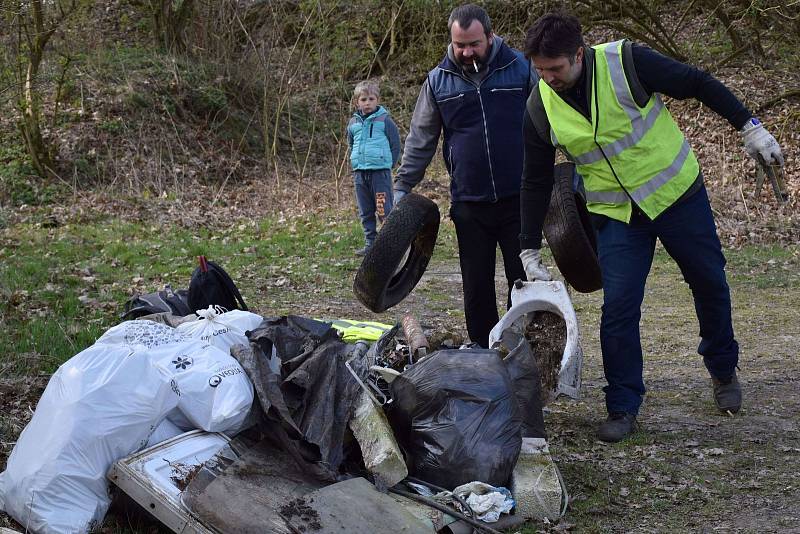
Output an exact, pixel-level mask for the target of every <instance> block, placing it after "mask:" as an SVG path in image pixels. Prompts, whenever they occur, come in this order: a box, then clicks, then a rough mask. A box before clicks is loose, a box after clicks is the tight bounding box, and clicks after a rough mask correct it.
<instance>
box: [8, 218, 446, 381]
mask: <svg viewBox="0 0 800 534" xmlns="http://www.w3.org/2000/svg"><path fill="white" fill-rule="evenodd" d="M362 239H363V236H362V232H361V227H360V225H359V223H358V221H357V220H355V218H353V217H352V216H351V214H350V213H343V212H329V213H327V214H323V215H321V216H318V217H315V218H313V219H310V220H306V219H290V220H278V219H276V218H271V219H263V220H260V221H249V222H243V223H241V224H238V225H232V226H231V227H229V228H223V229H217V230H211V229H207V228H185V227H181V226H177V225H174V226H171V225H166V226H155V225H142V224H137V223H129V222H123V221H121V220H118V219H98V220H93V221H89V222H87V223H82V224H66V225H64V226H61V227H58V228H44V227H43V225H42V221H34V222H30V223H27V224H24V225H17V226H14V227H11V228H6V229H5V230H4V231H3V234H2V240H1V241H0V292H2V296H3V298H2V301H0V322H1V323H2V326H3V327H2V329H0V367H2V366H3V365H4V364H5V365H12V364H13V366H14V368H15V369H16V370H17V371H19V372H22V371H24V369H22V368H19V366H17V365H16V364H14V363H13V362H15V356H14V355H15V354H18V353H22V352H32V353H37V354H40V355H45V356H46V359H47V361H48V362H50V365H49V366H48V367H46V368H45V369H43V370H44V371H52V370H53V369H54V366H55V365H57V364H58V363H60V362H63V361H65V360H66V359H67V358H69V357H71V356H72V355H74V354H75V353H76V352H78V351H79V350H81V349H83V348H85V347H86V346H88V345H90V344H91V343H92V342H93V341H94V339H96V338H97V337H99V335H100V334H102V332H103V331H105V330H106V329H107V328H109V327H110V326H112V325H114V324H116V323H117V322H118V313H119V312H120V311H121V309H122V305H123V303H124V302H125V300H127V298H128V297H129V296H130V295H131V294H132V293H134V292H139V293H147V292H152V291H156V290H159V289H162V288H163V285H164V284H166V283H170V284H172V286H173V287H174V288H182V287H188V283H189V278H190V276H191V273H192V271H193V269H194V267H195V265H196V257H197V256H198V255H201V254H202V255H205V256H207V257H208V258H209V259H212V260H216V261H218V262H219V263H220V264H221V265H222V266H223V267H224V268H225V269H226V270H227V271H228V272H229V273H230V274H231V276H232V278H233V279H234V280H235V281H236V282H237V283H238V284H239V286H240V288H241V290H242V292H243V295H244V297H245V300H246V301H248V302H250V304H251V306H252V307H254V308H255V309H260V310H264V311H269V312H272V313H297V314H301V315H302V314H303V310H302V307H300V308H298V304H301V303H299V302H298V300H302V299H303V298H304V297H303V296H302V295H303V294H304V293H306V292H315V293H317V294H321V295H325V296H327V297H328V298H331V297H335V298H339V299H350V300H354V297H353V296H352V291H351V284H352V276H353V273H354V272H355V270H356V268H357V266H358V262H359V258H357V257H356V256H354V255H353V251H354V250H355V249H356V248H358V247H359V246H360V245H361V242H362ZM439 243H440V244H439V246H437V249H436V251H435V256H434V260H433V261H446V259H447V258H453V257H454V253H455V238H454V236H453V233H452V225H448V224H446V223H445V224H443V225H442V230H441V233H440V238H439ZM270 285H271V286H272V287H269V286H270ZM264 287H266V289H264ZM440 300H441V299H440ZM82 301H83V302H82Z"/></svg>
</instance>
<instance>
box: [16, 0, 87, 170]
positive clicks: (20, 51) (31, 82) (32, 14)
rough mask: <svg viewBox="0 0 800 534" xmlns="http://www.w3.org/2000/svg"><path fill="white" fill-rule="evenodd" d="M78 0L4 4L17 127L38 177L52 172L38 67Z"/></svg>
mask: <svg viewBox="0 0 800 534" xmlns="http://www.w3.org/2000/svg"><path fill="white" fill-rule="evenodd" d="M77 5H78V0H63V1H62V0H55V1H52V2H42V0H30V1H25V2H20V1H8V2H5V3H4V7H5V9H4V12H5V15H6V18H8V19H10V20H11V22H12V24H11V25H10V27H12V28H13V29H15V30H16V34H17V39H16V42H15V46H16V48H17V50H16V52H17V54H16V55H17V57H18V63H17V69H16V70H17V81H18V83H17V87H18V106H19V111H20V114H21V118H20V120H19V123H18V124H19V130H20V134H21V135H22V138H23V141H24V143H25V149H26V151H27V153H28V156H29V157H30V160H31V163H32V165H33V167H34V169H35V170H36V172H37V173H38V174H39V175H40V176H47V175H48V174H51V173H53V172H54V171H53V154H52V150H51V148H50V147H49V146H48V144H47V143H46V142H45V140H44V137H43V135H42V127H41V124H42V120H43V119H42V89H41V83H40V75H39V73H40V68H41V66H42V62H43V61H44V58H45V53H46V51H47V47H48V43H49V42H50V39H51V38H52V37H53V35H54V34H55V33H56V31H57V30H58V29H59V28H60V27H61V26H62V25H63V24H64V22H65V21H66V20H67V19H68V18H69V17H70V15H71V14H72V13H74V12H75V10H76V8H77Z"/></svg>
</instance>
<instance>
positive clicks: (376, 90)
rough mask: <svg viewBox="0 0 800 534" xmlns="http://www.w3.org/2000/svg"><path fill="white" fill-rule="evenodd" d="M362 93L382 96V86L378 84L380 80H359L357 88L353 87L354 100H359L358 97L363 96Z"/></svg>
mask: <svg viewBox="0 0 800 534" xmlns="http://www.w3.org/2000/svg"><path fill="white" fill-rule="evenodd" d="M361 93H367V94H368V95H375V96H376V97H378V98H380V96H381V88H380V86H379V85H378V82H376V81H375V80H364V81H363V82H358V83H357V84H356V88H355V89H353V100H354V101H355V100H358V97H359V96H361Z"/></svg>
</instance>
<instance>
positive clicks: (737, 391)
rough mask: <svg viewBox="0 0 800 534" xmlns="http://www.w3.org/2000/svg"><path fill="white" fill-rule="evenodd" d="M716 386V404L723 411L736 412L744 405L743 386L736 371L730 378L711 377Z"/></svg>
mask: <svg viewBox="0 0 800 534" xmlns="http://www.w3.org/2000/svg"><path fill="white" fill-rule="evenodd" d="M711 384H712V385H713V386H714V404H716V405H717V409H718V410H719V411H721V412H722V413H728V412H730V413H736V412H738V411H739V408H741V407H742V387H741V386H740V385H739V379H738V378H737V377H736V371H734V372H733V374H732V375H731V376H729V377H728V378H726V379H724V380H721V379H719V378H716V377H713V376H712V377H711Z"/></svg>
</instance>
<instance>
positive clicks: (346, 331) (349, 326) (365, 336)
mask: <svg viewBox="0 0 800 534" xmlns="http://www.w3.org/2000/svg"><path fill="white" fill-rule="evenodd" d="M325 322H330V323H331V326H333V327H334V328H335V329H336V330H337V331H339V332H341V333H342V339H343V340H344V341H346V342H347V343H355V342H356V341H377V340H378V339H380V337H381V336H382V335H383V333H384V332H388V331H389V330H391V329H392V325H389V324H383V323H376V322H374V321H351V320H349V319H336V320H335V321H325Z"/></svg>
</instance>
